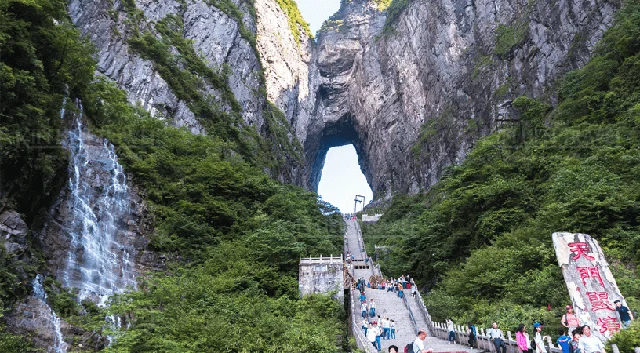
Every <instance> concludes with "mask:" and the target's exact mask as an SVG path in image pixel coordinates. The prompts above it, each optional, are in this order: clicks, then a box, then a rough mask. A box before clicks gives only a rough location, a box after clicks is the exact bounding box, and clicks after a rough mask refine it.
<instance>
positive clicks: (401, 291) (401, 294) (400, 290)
mask: <svg viewBox="0 0 640 353" xmlns="http://www.w3.org/2000/svg"><path fill="white" fill-rule="evenodd" d="M403 296H404V291H403V290H402V283H398V297H400V298H402V297H403Z"/></svg>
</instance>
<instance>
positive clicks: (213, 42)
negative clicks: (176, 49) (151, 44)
mask: <svg viewBox="0 0 640 353" xmlns="http://www.w3.org/2000/svg"><path fill="white" fill-rule="evenodd" d="M126 3H127V1H118V0H116V1H113V2H111V1H91V0H73V1H71V2H70V4H69V13H70V15H71V19H72V20H73V22H74V24H75V25H76V26H78V27H79V28H80V30H81V31H82V33H83V34H84V35H85V36H87V37H88V38H89V39H90V40H91V41H92V42H93V43H94V44H95V46H96V49H97V54H96V58H97V59H98V71H99V72H100V73H101V74H104V75H105V76H107V77H109V78H111V79H112V80H114V81H116V82H117V83H118V85H119V86H120V88H122V89H124V90H125V91H126V92H127V93H128V95H129V100H130V101H131V103H133V104H140V105H142V106H143V107H144V108H145V109H147V110H148V111H150V112H151V114H152V115H154V116H156V117H158V118H161V119H167V120H169V121H170V122H172V123H173V124H174V125H175V126H179V127H182V126H186V127H188V128H189V129H190V130H191V131H192V132H193V133H199V134H202V133H204V129H203V127H202V126H201V124H200V123H199V122H198V119H197V117H196V116H195V115H194V113H193V112H192V111H191V110H190V109H189V106H188V103H187V102H185V101H184V100H181V99H179V98H178V97H177V95H176V93H175V92H174V91H173V90H172V89H171V87H170V86H169V84H168V83H167V82H166V81H165V80H164V79H163V78H162V76H161V75H160V74H159V73H158V71H157V70H156V69H155V68H154V65H153V63H152V62H151V61H150V60H146V59H143V58H142V57H141V56H140V55H139V54H137V53H135V51H133V50H132V49H131V47H130V46H129V43H128V39H129V38H130V37H131V33H132V31H134V30H135V29H134V27H135V26H134V24H133V22H135V21H134V20H132V17H133V15H132V14H131V13H130V12H135V11H140V12H141V13H140V14H139V15H142V16H140V17H142V18H139V19H138V20H137V22H138V23H137V24H136V25H138V26H140V28H142V29H151V30H153V28H154V24H155V22H156V21H159V20H161V19H163V18H165V17H166V16H168V15H175V16H178V17H179V18H180V19H181V20H182V21H183V22H184V28H183V33H182V35H183V36H184V38H186V39H188V40H192V41H193V47H194V49H195V51H196V53H198V54H199V55H200V56H201V57H202V58H203V59H205V60H206V62H207V64H208V65H209V66H210V67H211V68H212V69H213V70H215V71H220V70H222V68H223V67H228V68H229V69H230V73H229V75H228V84H229V86H230V88H231V90H232V92H233V94H234V95H235V97H236V99H237V100H238V102H239V103H240V105H241V106H242V116H243V118H244V120H245V122H247V123H249V124H252V125H257V126H258V128H259V127H260V126H261V125H262V121H263V119H262V115H261V114H262V113H261V112H262V108H263V107H264V104H265V102H264V99H263V98H261V97H260V96H259V95H256V94H255V93H254V90H255V89H257V88H258V87H259V85H260V75H259V72H260V61H259V59H258V56H257V55H256V53H255V51H254V50H253V48H252V47H251V44H250V43H249V42H248V41H247V40H246V39H245V38H244V37H242V35H241V34H240V24H239V23H238V22H237V21H236V20H235V19H232V18H231V17H229V15H227V14H226V13H225V12H223V11H221V10H220V9H218V8H216V7H215V6H212V5H209V4H207V3H206V2H204V1H184V2H181V1H177V0H161V1H156V0H139V1H137V2H135V8H134V9H128V10H127V9H126V7H127V4H126ZM129 3H131V2H130V1H129ZM234 4H235V5H236V6H238V9H240V10H241V11H242V12H243V15H244V16H243V19H242V22H243V23H242V25H244V26H246V27H247V28H248V29H249V30H253V32H255V22H254V20H253V18H252V17H251V16H250V15H249V13H250V11H249V7H248V6H250V5H248V4H247V3H246V1H244V0H236V1H235V3H234ZM207 93H209V94H211V95H212V96H220V92H216V91H215V90H209V91H208V92H207Z"/></svg>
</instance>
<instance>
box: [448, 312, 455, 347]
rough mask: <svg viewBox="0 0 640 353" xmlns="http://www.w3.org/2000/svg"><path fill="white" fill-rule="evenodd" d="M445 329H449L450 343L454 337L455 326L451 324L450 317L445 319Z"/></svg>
mask: <svg viewBox="0 0 640 353" xmlns="http://www.w3.org/2000/svg"><path fill="white" fill-rule="evenodd" d="M447 330H449V344H452V343H453V341H455V339H456V328H455V326H454V325H453V320H451V318H448V319H447Z"/></svg>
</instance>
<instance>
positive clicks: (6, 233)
mask: <svg viewBox="0 0 640 353" xmlns="http://www.w3.org/2000/svg"><path fill="white" fill-rule="evenodd" d="M28 232H29V228H28V227H27V224H26V223H25V222H24V221H23V220H22V218H21V217H20V214H19V213H18V212H16V211H14V210H11V209H7V210H1V209H0V240H1V241H2V242H3V244H4V248H5V251H6V252H7V253H9V254H16V253H19V252H22V251H24V250H25V249H26V248H27V234H28Z"/></svg>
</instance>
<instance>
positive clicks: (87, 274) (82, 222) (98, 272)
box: [59, 102, 136, 306]
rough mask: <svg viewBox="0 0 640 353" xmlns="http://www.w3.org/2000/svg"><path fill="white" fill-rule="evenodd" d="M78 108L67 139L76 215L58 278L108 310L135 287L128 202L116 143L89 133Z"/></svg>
mask: <svg viewBox="0 0 640 353" xmlns="http://www.w3.org/2000/svg"><path fill="white" fill-rule="evenodd" d="M77 105H78V111H79V113H78V114H75V116H74V120H73V125H72V127H71V128H70V129H69V130H68V132H67V134H66V138H65V140H64V141H63V145H64V147H65V148H66V149H67V150H68V151H69V152H70V165H69V174H70V176H69V182H68V188H69V196H68V199H67V202H68V203H69V206H70V207H69V208H70V209H71V210H72V211H71V212H72V215H71V217H70V219H69V221H68V222H66V223H67V224H63V225H62V227H63V228H64V230H65V232H66V233H67V234H68V237H69V239H70V248H69V251H68V254H67V261H66V267H65V268H64V269H63V270H62V271H61V273H60V274H59V278H61V280H62V283H63V284H64V285H65V286H66V287H69V288H77V289H78V299H79V300H80V301H82V300H84V299H91V300H93V301H95V302H96V303H97V304H98V305H100V306H104V305H105V304H106V300H107V299H108V298H109V296H111V295H113V294H115V293H122V292H124V291H125V289H126V288H127V287H131V288H135V287H136V278H135V270H134V264H133V261H132V260H131V259H132V258H133V255H134V254H135V248H134V247H133V246H132V245H131V242H132V239H130V238H131V237H132V232H130V231H129V230H128V220H127V218H128V216H129V214H130V210H129V203H130V198H129V192H128V188H127V183H126V176H125V174H124V171H123V168H122V166H121V165H120V164H119V163H118V157H117V156H116V153H115V151H114V147H113V145H112V144H111V143H109V142H108V141H107V140H106V139H102V138H98V137H96V136H95V135H93V134H91V133H90V132H89V131H88V129H87V128H86V127H85V125H84V121H83V116H82V104H81V103H80V102H78V104H77ZM61 113H62V114H63V111H62V112H61Z"/></svg>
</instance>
